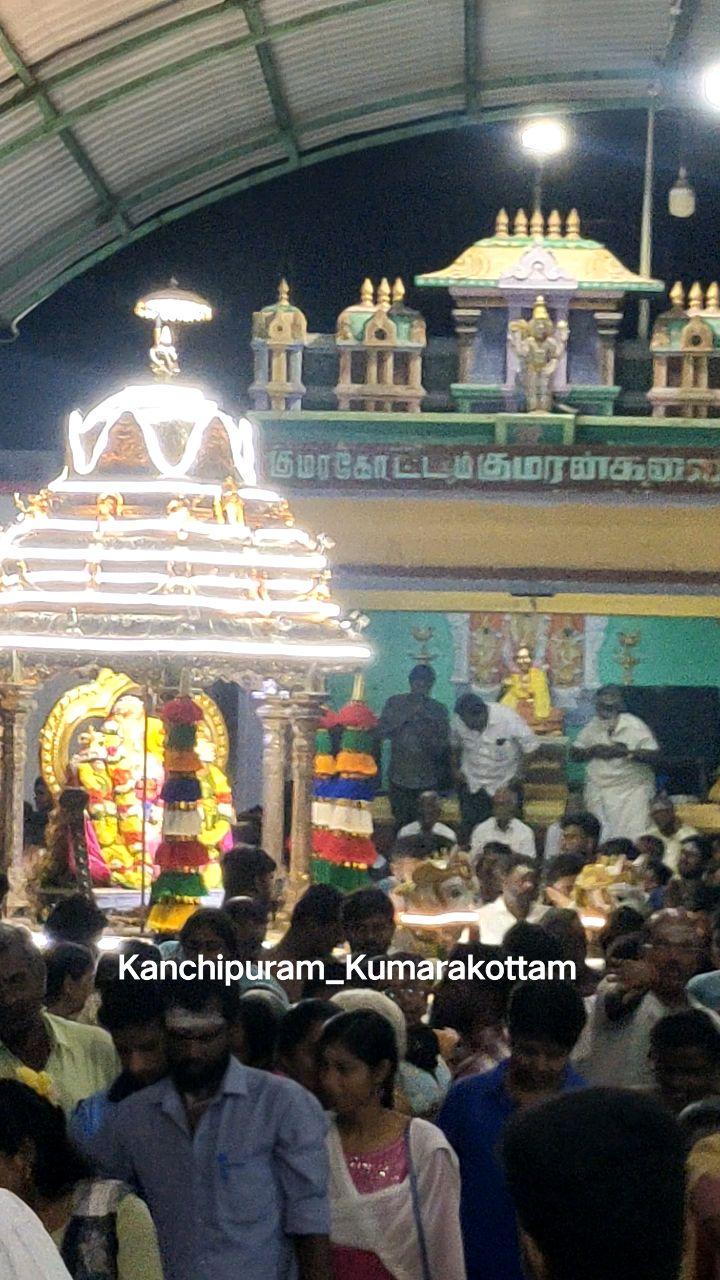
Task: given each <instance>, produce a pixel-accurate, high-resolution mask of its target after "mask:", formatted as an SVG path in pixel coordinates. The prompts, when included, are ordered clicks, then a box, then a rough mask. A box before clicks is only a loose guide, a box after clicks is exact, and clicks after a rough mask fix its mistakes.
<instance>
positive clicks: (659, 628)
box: [598, 618, 720, 685]
mask: <svg viewBox="0 0 720 1280" xmlns="http://www.w3.org/2000/svg"><path fill="white" fill-rule="evenodd" d="M620 632H625V633H626V634H627V633H628V632H637V633H639V636H640V639H639V641H638V643H637V645H636V646H634V648H633V650H632V653H633V656H634V657H636V658H639V659H640V661H639V662H638V665H637V666H636V667H635V668H634V670H633V681H632V682H633V684H639V685H720V622H718V621H716V620H715V619H714V618H609V619H608V625H607V631H606V632H605V637H604V640H603V644H602V648H601V650H600V655H599V662H598V667H599V674H600V678H601V680H602V681H603V683H610V682H614V681H618V682H620V681H621V679H622V669H621V667H620V666H619V665H618V663H617V662H616V661H615V660H614V659H615V655H616V654H618V653H620V652H621V650H622V646H621V645H620V643H619V641H618V636H619V635H620Z"/></svg>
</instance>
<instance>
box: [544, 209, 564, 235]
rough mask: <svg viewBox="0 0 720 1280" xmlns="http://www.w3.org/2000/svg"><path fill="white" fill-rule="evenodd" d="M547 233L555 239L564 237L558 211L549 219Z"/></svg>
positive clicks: (554, 211)
mask: <svg viewBox="0 0 720 1280" xmlns="http://www.w3.org/2000/svg"><path fill="white" fill-rule="evenodd" d="M547 233H548V235H549V236H551V237H553V238H555V237H559V236H561V235H562V221H561V218H560V213H559V210H557V209H553V211H552V213H551V214H550V217H549V218H548V224H547Z"/></svg>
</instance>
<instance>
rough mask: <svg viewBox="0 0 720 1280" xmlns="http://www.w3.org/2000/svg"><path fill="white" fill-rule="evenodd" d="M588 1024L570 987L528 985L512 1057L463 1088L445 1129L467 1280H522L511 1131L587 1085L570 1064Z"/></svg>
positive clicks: (514, 1022) (456, 1089) (519, 999)
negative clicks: (527, 1113)
mask: <svg viewBox="0 0 720 1280" xmlns="http://www.w3.org/2000/svg"><path fill="white" fill-rule="evenodd" d="M584 1024H585V1008H584V1005H583V1001H582V999H581V997H580V996H579V995H578V993H577V991H576V990H575V988H574V987H572V986H571V985H570V984H569V983H567V982H525V983H521V984H520V985H519V986H517V987H516V988H515V990H514V991H513V994H512V997H511V1000H510V1008H509V1012H508V1033H509V1036H510V1046H511V1054H510V1057H509V1058H508V1060H507V1061H506V1062H502V1063H501V1064H500V1066H499V1067H496V1068H495V1069H494V1070H493V1071H488V1072H486V1073H485V1074H483V1075H479V1076H470V1077H469V1078H468V1079H467V1080H460V1081H459V1082H458V1083H457V1084H456V1085H454V1086H453V1088H452V1089H451V1090H450V1093H449V1094H448V1096H447V1098H446V1100H445V1103H444V1105H443V1107H442V1110H441V1112H440V1116H439V1119H438V1124H439V1125H440V1128H441V1129H442V1130H443V1132H444V1134H445V1136H446V1138H447V1139H448V1141H449V1142H450V1143H451V1144H452V1146H453V1147H454V1149H455V1151H456V1153H457V1156H458V1159H459V1161H460V1179H461V1187H462V1191H461V1201H460V1222H461V1226H462V1233H463V1243H464V1246H465V1265H466V1267H467V1277H468V1280H523V1274H524V1273H523V1268H522V1262H521V1258H520V1245H519V1240H518V1231H517V1224H516V1219H515V1207H514V1205H513V1202H512V1199H511V1198H510V1193H509V1191H508V1188H507V1185H506V1182H505V1174H504V1171H503V1167H502V1159H501V1145H502V1138H503V1132H504V1129H505V1126H506V1125H507V1123H508V1121H509V1120H510V1118H511V1116H513V1115H514V1114H515V1112H516V1111H518V1110H519V1109H520V1108H521V1107H525V1106H528V1105H531V1104H533V1103H536V1102H538V1101H540V1100H541V1099H543V1098H544V1097H548V1096H551V1095H552V1094H554V1093H558V1092H559V1091H560V1090H564V1089H579V1088H582V1087H583V1085H584V1081H583V1080H582V1079H581V1077H580V1076H578V1075H576V1074H575V1072H574V1071H573V1070H572V1069H571V1067H569V1065H568V1059H569V1057H570V1053H571V1051H572V1049H573V1048H574V1046H575V1043H576V1041H577V1039H578V1037H579V1035H580V1032H581V1031H582V1029H583V1026H584Z"/></svg>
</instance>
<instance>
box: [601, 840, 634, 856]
mask: <svg viewBox="0 0 720 1280" xmlns="http://www.w3.org/2000/svg"><path fill="white" fill-rule="evenodd" d="M637 856H638V849H637V846H636V845H634V844H633V842H632V840H628V839H626V837H625V836H616V837H615V839H614V840H604V841H603V843H602V844H601V845H600V847H599V849H598V857H599V858H613V859H617V858H627V859H628V860H629V861H630V862H634V861H635V859H636V858H637Z"/></svg>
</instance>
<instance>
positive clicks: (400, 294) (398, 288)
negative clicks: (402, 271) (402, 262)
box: [392, 276, 405, 303]
mask: <svg viewBox="0 0 720 1280" xmlns="http://www.w3.org/2000/svg"><path fill="white" fill-rule="evenodd" d="M404 298H405V285H404V284H403V282H402V280H401V279H400V277H399V276H396V278H395V283H394V285H393V287H392V300H393V302H394V303H400V302H403V300H404Z"/></svg>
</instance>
